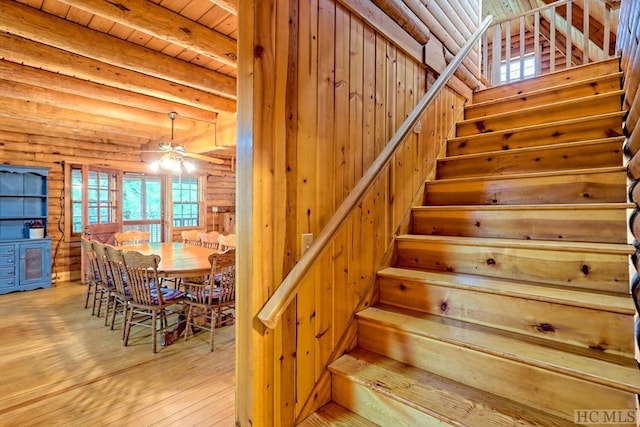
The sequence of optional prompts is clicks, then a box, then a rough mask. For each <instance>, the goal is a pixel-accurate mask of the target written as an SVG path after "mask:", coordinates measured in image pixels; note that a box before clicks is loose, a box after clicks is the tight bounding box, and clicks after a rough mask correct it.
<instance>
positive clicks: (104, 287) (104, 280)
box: [91, 240, 115, 326]
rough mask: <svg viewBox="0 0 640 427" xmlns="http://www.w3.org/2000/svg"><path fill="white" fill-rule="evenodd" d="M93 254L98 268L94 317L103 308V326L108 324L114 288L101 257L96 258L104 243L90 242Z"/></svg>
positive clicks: (101, 251) (102, 249)
mask: <svg viewBox="0 0 640 427" xmlns="http://www.w3.org/2000/svg"><path fill="white" fill-rule="evenodd" d="M91 244H92V247H93V252H94V254H95V256H96V264H97V266H98V271H99V274H98V276H99V277H100V281H99V282H98V287H97V290H96V293H95V298H94V305H95V304H97V310H96V313H95V314H96V316H97V317H100V313H101V312H102V306H103V305H104V306H105V314H104V325H105V326H106V325H107V324H108V319H109V311H110V309H111V306H112V304H113V298H114V291H115V286H114V284H113V279H112V277H111V275H109V273H108V271H107V268H106V265H105V263H104V260H103V259H102V257H100V256H98V254H100V253H103V252H104V246H106V244H105V243H100V242H98V241H96V240H92V241H91Z"/></svg>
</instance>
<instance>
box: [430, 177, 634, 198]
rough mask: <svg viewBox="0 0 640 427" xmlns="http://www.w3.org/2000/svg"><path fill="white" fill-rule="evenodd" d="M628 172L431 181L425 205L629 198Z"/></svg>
mask: <svg viewBox="0 0 640 427" xmlns="http://www.w3.org/2000/svg"><path fill="white" fill-rule="evenodd" d="M626 180H627V177H626V174H625V172H624V171H623V170H620V171H607V172H597V171H595V172H594V171H585V172H584V173H577V174H570V175H555V174H552V175H540V176H530V177H529V176H527V177H497V178H489V179H473V178H469V179H466V180H450V181H446V180H442V181H430V182H427V183H426V185H425V196H424V203H423V204H424V205H436V206H445V205H524V204H550V203H551V204H560V203H568V204H581V203H624V202H626V198H627V195H626V190H625V186H626Z"/></svg>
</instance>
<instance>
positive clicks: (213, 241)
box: [200, 231, 220, 249]
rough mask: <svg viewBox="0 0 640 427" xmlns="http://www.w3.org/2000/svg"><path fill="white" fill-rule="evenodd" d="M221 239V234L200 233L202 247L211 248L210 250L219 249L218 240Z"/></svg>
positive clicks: (212, 232)
mask: <svg viewBox="0 0 640 427" xmlns="http://www.w3.org/2000/svg"><path fill="white" fill-rule="evenodd" d="M219 237H220V233H218V232H217V231H209V232H207V233H202V232H201V233H200V241H201V242H202V246H204V247H207V248H210V249H218V246H219V242H218V238H219Z"/></svg>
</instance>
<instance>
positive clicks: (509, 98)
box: [465, 72, 622, 109]
mask: <svg viewBox="0 0 640 427" xmlns="http://www.w3.org/2000/svg"><path fill="white" fill-rule="evenodd" d="M621 78H622V72H617V73H612V74H606V75H604V76H595V77H589V78H586V79H582V80H575V81H572V82H568V83H563V84H559V85H556V86H549V87H545V88H541V89H535V90H532V91H529V92H520V93H517V94H514V95H509V96H505V97H502V98H496V99H491V100H488V101H482V102H478V103H472V104H469V105H467V106H466V107H465V109H478V108H482V107H485V106H488V105H494V104H499V103H503V102H509V101H515V100H518V99H521V98H531V97H535V96H538V95H542V94H545V93H548V92H553V91H559V90H564V89H570V88H574V87H576V86H583V85H586V84H591V83H593V82H601V81H606V80H610V79H621Z"/></svg>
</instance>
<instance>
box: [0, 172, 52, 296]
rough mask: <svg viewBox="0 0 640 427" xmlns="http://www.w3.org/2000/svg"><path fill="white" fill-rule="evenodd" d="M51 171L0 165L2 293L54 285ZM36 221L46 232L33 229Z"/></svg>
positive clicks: (0, 271) (0, 262)
mask: <svg viewBox="0 0 640 427" xmlns="http://www.w3.org/2000/svg"><path fill="white" fill-rule="evenodd" d="M48 174H49V169H48V168H42V167H35V166H10V165H0V294H4V293H7V292H13V291H20V290H29V289H36V288H48V287H51V240H50V239H48V238H45V237H44V236H46V230H47V228H46V227H47V218H48V194H47V177H48ZM36 222H38V223H40V224H42V225H43V226H44V227H45V228H44V230H42V229H40V230H42V231H44V233H34V231H35V230H31V232H30V225H31V224H33V223H36ZM42 234H44V236H42ZM34 236H37V237H38V238H33V237H34ZM41 236H42V238H40V237H41ZM30 237H32V238H30Z"/></svg>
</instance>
